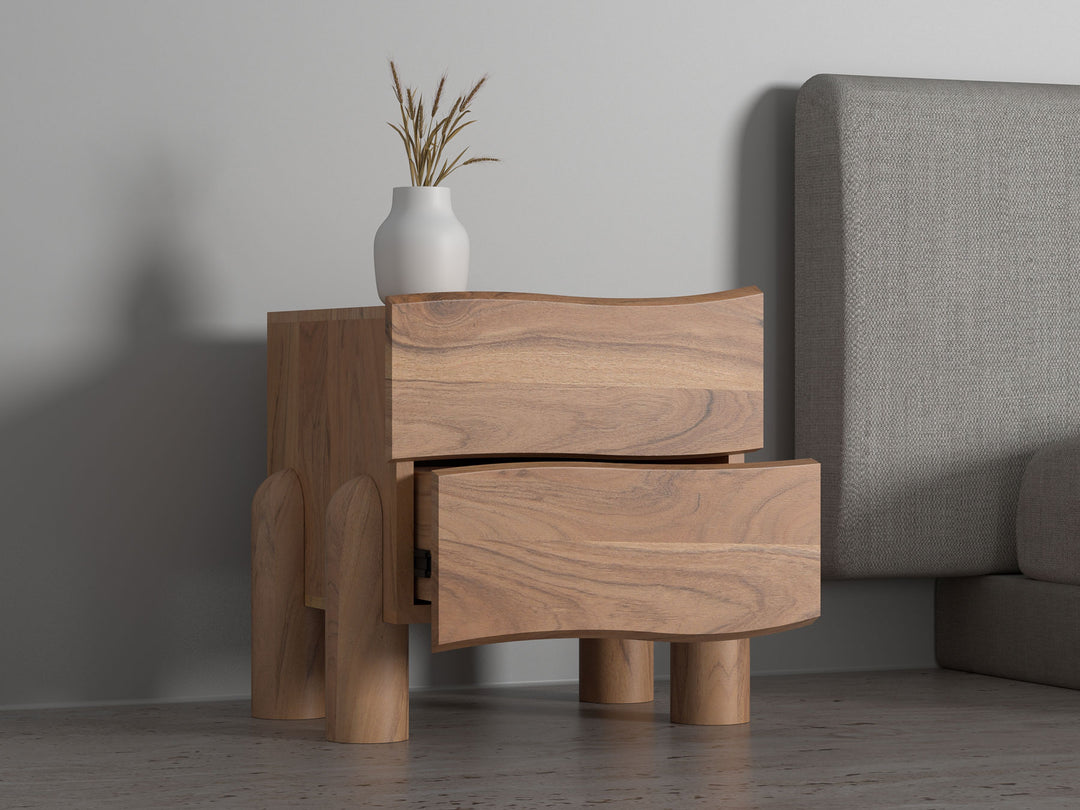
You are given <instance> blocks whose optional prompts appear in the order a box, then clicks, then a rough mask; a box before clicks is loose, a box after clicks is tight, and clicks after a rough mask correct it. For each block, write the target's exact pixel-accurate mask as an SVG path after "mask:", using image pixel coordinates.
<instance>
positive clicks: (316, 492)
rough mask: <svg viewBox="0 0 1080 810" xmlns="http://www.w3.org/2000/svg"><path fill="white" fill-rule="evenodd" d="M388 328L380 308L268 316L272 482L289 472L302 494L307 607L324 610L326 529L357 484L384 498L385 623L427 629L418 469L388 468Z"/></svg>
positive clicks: (406, 465)
mask: <svg viewBox="0 0 1080 810" xmlns="http://www.w3.org/2000/svg"><path fill="white" fill-rule="evenodd" d="M385 336H386V329H385V321H384V318H383V309H382V308H381V307H365V308H354V309H346V310H316V311H311V312H307V313H303V312H301V313H270V314H269V315H268V317H267V357H268V375H267V406H268V437H267V451H268V452H267V458H268V467H269V470H268V472H269V473H273V472H275V471H277V470H281V469H290V468H291V469H293V470H295V471H296V473H297V475H298V476H299V479H300V484H301V487H302V489H303V492H304V510H305V512H304V532H305V543H304V549H305V551H304V589H305V601H306V604H307V605H309V606H311V607H317V608H325V605H326V600H325V582H326V564H325V537H324V531H325V520H326V509H327V506H328V505H329V502H330V498H331V496H332V495H333V493H334V492H336V491H337V489H338V488H339V487H340V486H341V485H342V484H344V483H345V482H346V481H349V480H351V479H353V478H356V477H358V476H361V475H366V476H368V477H370V478H371V479H372V480H373V481H374V482H375V483H376V485H377V487H378V490H379V493H380V496H381V498H382V512H383V515H384V520H383V521H382V525H383V533H384V543H385V547H384V553H383V555H382V560H383V565H384V567H385V576H384V577H383V581H384V594H383V596H384V604H385V612H384V616H385V619H386V621H389V622H394V623H409V622H423V621H429V620H430V619H429V617H430V609H429V608H428V607H427V606H416V605H413V583H412V547H413V528H412V462H389V461H387V459H386V452H385V446H386V438H385V432H384V431H385V425H386V416H385V412H386V391H385V377H386V347H385V340H386V337H385Z"/></svg>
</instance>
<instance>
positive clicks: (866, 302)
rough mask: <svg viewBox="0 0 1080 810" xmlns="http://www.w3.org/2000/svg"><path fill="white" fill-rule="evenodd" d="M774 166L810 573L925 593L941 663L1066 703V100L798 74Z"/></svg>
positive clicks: (1073, 358) (1079, 225) (1076, 569)
mask: <svg viewBox="0 0 1080 810" xmlns="http://www.w3.org/2000/svg"><path fill="white" fill-rule="evenodd" d="M795 162H796V166H795V217H796V222H795V250H796V261H795V365H796V369H795V388H796V392H795V393H796V406H795V443H796V455H798V456H808V457H813V458H815V459H817V460H818V461H820V462H821V463H822V523H823V525H822V571H823V575H824V576H826V577H830V578H873V577H938V578H941V579H939V582H938V586H937V605H936V615H937V640H936V643H937V651H938V660H939V662H940V663H941V664H942V666H947V667H955V668H959V669H966V670H971V671H976V672H985V673H987V674H995V675H1005V676H1008V677H1015V678H1023V679H1026V680H1035V681H1041V682H1044V683H1055V684H1058V685H1066V686H1072V687H1076V688H1080V644H1078V642H1080V576H1077V574H1080V536H1078V535H1077V525H1078V518H1077V508H1078V507H1077V498H1076V493H1077V491H1078V488H1080V483H1078V482H1080V470H1078V469H1077V465H1076V463H1075V459H1076V458H1077V457H1078V456H1077V453H1078V449H1080V445H1078V444H1077V443H1076V440H1077V438H1078V437H1080V87H1071V86H1053V85H1025V84H1009V83H989V82H960V81H939V80H922V79H891V78H880V77H860V76H836V75H822V76H816V77H814V78H813V79H811V80H810V81H808V82H807V83H806V84H805V85H804V86H803V88H802V90H801V91H800V93H799V98H798V102H797V111H796V156H795ZM1037 454H1038V455H1037ZM1067 459H1073V461H1071V462H1070V461H1067ZM1029 462H1030V464H1029ZM1025 469H1026V470H1027V472H1026V473H1025ZM1070 493H1071V494H1070ZM1070 498H1071V500H1070Z"/></svg>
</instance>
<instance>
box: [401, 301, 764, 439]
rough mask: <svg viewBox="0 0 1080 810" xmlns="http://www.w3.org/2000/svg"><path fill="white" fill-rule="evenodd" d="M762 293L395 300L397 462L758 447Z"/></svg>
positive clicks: (760, 395)
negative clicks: (659, 296)
mask: <svg viewBox="0 0 1080 810" xmlns="http://www.w3.org/2000/svg"><path fill="white" fill-rule="evenodd" d="M762 315H763V302H762V294H761V291H760V290H758V289H757V288H756V287H746V288H743V289H741V290H734V291H731V292H723V293H715V294H711V295H700V296H692V297H686V298H667V299H636V300H635V299H587V298H563V297H553V296H542V295H527V294H507V293H442V294H436V295H411V296H395V297H391V298H390V299H389V300H388V302H387V307H386V320H387V323H386V328H387V352H388V354H387V363H386V375H387V389H388V390H387V405H388V408H387V424H388V430H387V437H388V438H387V440H388V442H389V446H390V456H391V458H394V459H416V458H445V457H462V456H537V455H559V456H596V455H606V456H654V457H688V456H712V455H721V454H725V453H739V452H743V451H747V450H755V449H757V448H760V447H761V444H762V389H763V374H762V350H763V329H762Z"/></svg>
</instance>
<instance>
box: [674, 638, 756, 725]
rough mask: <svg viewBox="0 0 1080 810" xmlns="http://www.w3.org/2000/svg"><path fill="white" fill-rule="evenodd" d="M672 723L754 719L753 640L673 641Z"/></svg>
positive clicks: (706, 722)
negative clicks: (752, 705) (752, 684)
mask: <svg viewBox="0 0 1080 810" xmlns="http://www.w3.org/2000/svg"><path fill="white" fill-rule="evenodd" d="M671 722H673V723H688V724H691V725H698V726H729V725H736V724H738V723H749V722H750V639H748V638H740V639H735V640H734V641H699V642H694V643H675V642H673V643H672V645H671Z"/></svg>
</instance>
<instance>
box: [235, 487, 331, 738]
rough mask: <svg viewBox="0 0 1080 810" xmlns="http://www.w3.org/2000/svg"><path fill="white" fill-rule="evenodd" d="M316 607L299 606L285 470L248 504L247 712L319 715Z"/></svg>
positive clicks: (300, 505) (297, 493)
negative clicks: (249, 522)
mask: <svg viewBox="0 0 1080 810" xmlns="http://www.w3.org/2000/svg"><path fill="white" fill-rule="evenodd" d="M324 659H325V653H324V651H323V612H322V611H321V610H315V609H314V608H309V607H306V606H305V605H304V496H303V492H302V491H301V489H300V479H299V478H298V477H297V475H296V473H295V472H294V471H293V470H281V471H279V472H276V473H274V474H273V475H272V476H270V477H269V478H267V479H266V480H265V481H264V482H263V484H262V486H260V487H259V490H258V491H257V492H256V493H255V498H254V500H253V501H252V504H251V714H252V716H253V717H260V718H263V719H266V720H300V719H306V718H311V717H322V716H323V715H324V714H325V713H326V704H325V701H324V699H323V683H324V679H323V662H324Z"/></svg>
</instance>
